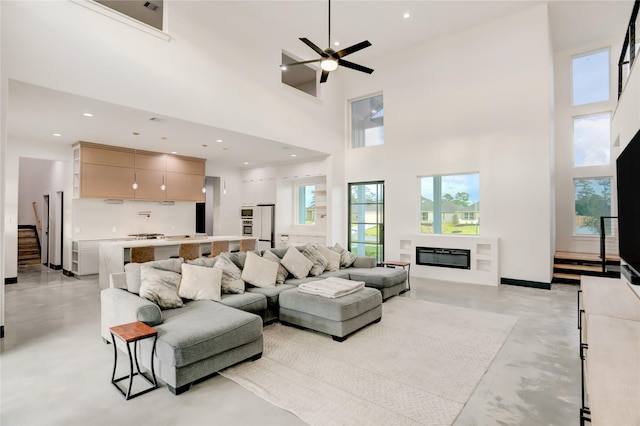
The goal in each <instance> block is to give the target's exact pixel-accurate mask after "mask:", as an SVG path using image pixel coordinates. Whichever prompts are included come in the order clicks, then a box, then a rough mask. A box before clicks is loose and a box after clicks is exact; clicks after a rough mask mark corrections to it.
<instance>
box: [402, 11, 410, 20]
mask: <svg viewBox="0 0 640 426" xmlns="http://www.w3.org/2000/svg"><path fill="white" fill-rule="evenodd" d="M402 17H403V18H404V19H409V18H411V14H410V13H409V12H405V13H404V15H402Z"/></svg>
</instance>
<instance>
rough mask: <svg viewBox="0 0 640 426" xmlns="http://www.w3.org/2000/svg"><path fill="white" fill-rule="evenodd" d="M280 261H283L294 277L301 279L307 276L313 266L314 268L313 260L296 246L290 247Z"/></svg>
mask: <svg viewBox="0 0 640 426" xmlns="http://www.w3.org/2000/svg"><path fill="white" fill-rule="evenodd" d="M280 263H282V265H283V266H284V267H285V268H287V270H288V271H289V272H291V274H292V275H293V276H294V277H296V278H299V279H301V278H305V277H306V276H307V275H308V274H309V271H310V270H311V268H313V262H312V261H310V260H309V259H307V258H306V257H305V256H304V254H302V253H300V251H299V250H298V249H297V248H295V247H289V249H288V250H287V252H286V253H285V255H284V257H283V258H282V260H281V261H280Z"/></svg>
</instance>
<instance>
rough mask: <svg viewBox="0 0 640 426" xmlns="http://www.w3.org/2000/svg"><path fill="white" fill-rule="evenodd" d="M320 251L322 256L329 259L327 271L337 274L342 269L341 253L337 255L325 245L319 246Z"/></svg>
mask: <svg viewBox="0 0 640 426" xmlns="http://www.w3.org/2000/svg"><path fill="white" fill-rule="evenodd" d="M318 251H319V252H320V254H321V255H323V256H324V257H326V258H327V267H326V268H325V271H329V272H335V271H337V270H339V269H340V253H337V252H335V251H333V250H331V249H330V248H328V247H326V246H323V245H318Z"/></svg>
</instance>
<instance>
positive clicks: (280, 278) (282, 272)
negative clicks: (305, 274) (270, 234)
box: [262, 250, 339, 284]
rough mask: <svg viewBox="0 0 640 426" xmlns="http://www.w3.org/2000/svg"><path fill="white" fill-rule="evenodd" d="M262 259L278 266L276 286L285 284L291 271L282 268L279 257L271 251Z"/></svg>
mask: <svg viewBox="0 0 640 426" xmlns="http://www.w3.org/2000/svg"><path fill="white" fill-rule="evenodd" d="M338 257H339V256H338ZM262 258H263V259H268V260H270V261H272V262H274V263H275V264H277V265H278V275H276V284H284V281H285V280H286V279H287V277H288V276H289V271H287V268H285V267H284V266H282V264H281V263H280V258H279V257H278V255H276V254H275V253H274V252H272V251H271V250H267V251H265V252H264V253H263V254H262Z"/></svg>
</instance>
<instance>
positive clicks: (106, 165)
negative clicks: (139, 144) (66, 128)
mask: <svg viewBox="0 0 640 426" xmlns="http://www.w3.org/2000/svg"><path fill="white" fill-rule="evenodd" d="M73 160H74V162H73V167H74V175H73V185H74V191H73V194H74V197H75V198H85V197H86V198H114V199H124V200H127V199H135V200H144V201H196V202H201V201H204V199H205V194H204V193H203V192H202V188H203V186H204V179H205V176H204V175H205V165H206V160H205V159H202V158H194V157H184V156H178V155H169V154H164V153H160V152H152V151H139V150H134V149H131V148H122V147H115V146H109V145H100V144H95V143H90V142H78V143H77V144H75V145H74V153H73ZM134 182H136V183H137V184H138V185H137V188H136V189H134V188H133V183H134ZM162 185H165V190H163V189H161V186H162Z"/></svg>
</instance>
